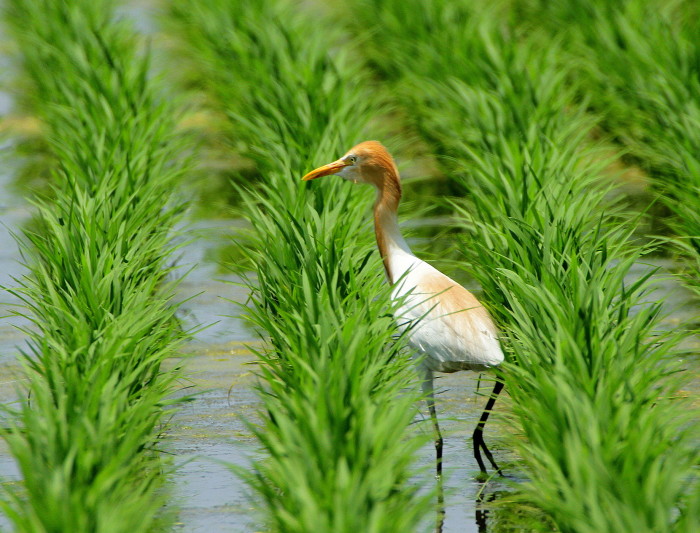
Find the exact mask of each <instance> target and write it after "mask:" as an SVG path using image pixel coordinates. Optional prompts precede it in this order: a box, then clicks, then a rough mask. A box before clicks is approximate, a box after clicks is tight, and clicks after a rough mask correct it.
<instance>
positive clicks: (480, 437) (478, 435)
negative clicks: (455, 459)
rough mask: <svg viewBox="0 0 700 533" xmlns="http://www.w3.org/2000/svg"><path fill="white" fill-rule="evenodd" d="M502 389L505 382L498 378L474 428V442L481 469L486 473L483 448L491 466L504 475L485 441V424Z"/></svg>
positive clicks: (477, 460)
mask: <svg viewBox="0 0 700 533" xmlns="http://www.w3.org/2000/svg"><path fill="white" fill-rule="evenodd" d="M501 390H503V382H502V381H500V380H498V379H497V380H496V384H495V385H494V387H493V392H492V393H491V396H490V397H489V399H488V401H487V402H486V407H485V408H484V412H483V413H481V418H480V419H479V423H478V424H477V425H476V429H475V430H474V435H473V437H472V442H473V445H474V458H475V459H476V462H477V463H479V468H480V469H481V471H482V472H484V473H486V467H485V466H484V461H483V460H482V459H481V449H482V448H483V450H484V454H486V457H487V459H488V460H489V462H490V463H491V466H493V468H494V469H495V470H496V472H498V473H499V474H500V475H503V472H501V469H500V468H498V465H497V464H496V461H495V460H494V459H493V455H491V452H490V451H489V449H488V448H487V447H486V443H485V442H484V426H485V425H486V421H487V420H488V419H489V414H490V413H491V410H492V409H493V405H494V404H495V403H496V398H497V397H498V395H499V393H500V392H501Z"/></svg>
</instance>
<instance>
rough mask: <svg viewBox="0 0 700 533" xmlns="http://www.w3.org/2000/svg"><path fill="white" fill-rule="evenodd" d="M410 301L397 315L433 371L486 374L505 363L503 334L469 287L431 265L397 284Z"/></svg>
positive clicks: (419, 266)
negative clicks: (499, 339) (468, 371)
mask: <svg viewBox="0 0 700 533" xmlns="http://www.w3.org/2000/svg"><path fill="white" fill-rule="evenodd" d="M395 294H396V296H400V297H403V298H404V301H403V305H402V306H401V308H400V309H399V311H398V313H397V318H398V319H399V322H400V323H403V325H404V326H406V327H408V326H409V324H412V326H410V327H411V328H412V329H411V331H410V332H409V339H410V342H411V344H412V345H413V346H414V347H416V348H418V349H419V350H420V351H421V352H423V353H424V354H425V357H426V359H425V364H426V365H427V366H428V367H430V368H431V369H432V370H436V371H440V372H453V371H456V370H465V369H471V370H480V369H484V368H488V367H491V366H495V365H498V364H500V363H501V362H503V352H502V351H501V347H500V344H499V342H498V333H497V330H496V326H495V325H494V323H493V320H492V319H491V317H490V316H489V313H488V311H487V310H486V308H484V306H483V305H481V303H479V301H478V300H477V299H476V298H475V297H474V295H473V294H472V293H470V292H469V291H468V290H467V289H465V288H464V287H462V286H461V285H459V284H458V283H456V282H455V281H453V280H452V279H450V278H449V277H447V276H445V275H444V274H442V273H441V272H440V271H438V270H436V269H435V268H433V267H432V266H430V265H428V264H427V263H425V262H421V263H420V264H417V265H416V266H415V267H414V268H413V269H412V271H411V272H409V273H408V275H407V276H406V277H405V279H404V280H402V281H401V282H400V283H399V284H397V290H396V291H395Z"/></svg>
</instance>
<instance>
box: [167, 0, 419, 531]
mask: <svg viewBox="0 0 700 533" xmlns="http://www.w3.org/2000/svg"><path fill="white" fill-rule="evenodd" d="M170 14H171V17H172V19H173V20H174V21H175V22H176V24H177V26H176V27H179V28H180V30H179V31H180V32H181V33H182V34H184V35H185V36H186V39H187V41H188V42H189V43H191V47H192V48H191V49H192V52H193V53H194V54H195V57H199V59H200V60H199V62H198V63H199V64H200V65H201V66H202V71H203V75H202V76H201V79H202V80H206V81H205V83H204V89H205V90H206V91H208V92H209V93H211V94H213V95H214V96H215V97H216V100H218V101H219V103H220V105H221V107H222V109H223V110H224V112H225V113H226V115H227V116H228V118H229V120H230V122H231V127H230V132H231V133H230V135H231V138H232V144H233V145H235V146H236V147H237V148H238V150H240V153H242V155H244V156H246V157H247V158H249V159H250V160H252V161H254V162H255V164H256V168H257V171H258V177H257V179H256V180H255V182H253V183H245V185H239V186H238V189H239V190H240V191H241V192H240V194H241V195H242V199H243V214H244V216H245V217H246V218H247V219H248V220H249V221H250V223H251V225H252V229H251V233H250V235H249V236H248V239H247V242H246V246H245V252H244V253H245V254H246V257H247V259H248V261H247V262H246V263H244V264H246V265H251V266H252V267H253V269H254V273H255V277H251V278H250V279H249V281H248V285H249V287H250V288H251V293H252V296H251V302H250V307H249V308H248V309H247V310H246V313H247V316H248V318H249V320H250V321H251V322H252V323H253V324H255V325H256V326H257V327H258V328H259V329H260V331H261V333H262V334H263V335H264V336H265V338H266V339H267V340H268V344H269V348H268V350H267V351H264V352H262V353H260V354H259V355H260V358H261V360H262V363H263V365H262V367H261V368H262V369H261V377H262V383H261V386H260V396H261V398H262V400H263V403H264V407H265V410H266V411H265V412H264V413H262V415H263V423H262V424H261V425H260V426H258V427H254V431H255V433H256V435H257V436H258V438H259V440H260V442H261V444H262V445H263V446H264V448H265V451H266V452H267V454H268V457H267V458H266V459H264V460H262V461H258V462H256V464H255V465H254V466H255V469H254V471H253V472H244V473H242V475H243V477H244V478H245V479H246V480H247V481H248V483H249V484H250V486H251V487H252V488H253V489H254V490H255V492H256V494H257V495H258V497H259V498H260V499H261V500H262V502H263V503H264V505H265V513H266V517H267V520H268V522H269V524H270V527H271V528H272V529H274V530H279V531H298V532H302V531H334V532H336V531H407V530H411V529H414V528H415V527H416V524H418V523H419V522H420V520H421V518H422V517H423V516H424V514H425V512H426V510H428V509H429V508H430V504H429V501H430V500H429V499H427V497H426V496H425V495H419V494H418V492H417V490H418V486H417V485H416V482H415V481H412V480H411V477H412V476H413V475H415V467H414V466H413V462H414V458H415V451H416V449H417V447H418V446H420V445H421V444H422V443H423V442H424V441H425V436H426V435H427V434H425V435H423V436H420V435H416V434H415V433H414V432H413V430H410V429H409V427H408V426H409V424H410V423H411V421H412V419H413V418H414V416H415V414H416V410H417V405H416V400H417V392H416V389H415V386H413V385H412V383H411V381H412V379H413V375H412V371H411V363H410V361H409V360H408V357H407V355H406V354H405V352H404V351H402V350H401V347H402V344H401V339H394V338H393V337H394V335H395V334H396V329H395V325H394V324H393V320H392V318H391V308H390V306H389V304H388V303H387V302H388V301H389V300H388V292H387V289H385V288H382V280H381V278H379V277H378V275H377V273H378V272H380V271H381V267H380V266H379V263H378V260H377V258H376V257H374V255H373V254H372V251H371V247H372V245H371V230H370V229H369V227H368V224H367V222H366V220H367V213H368V209H369V199H368V198H364V197H362V196H361V195H356V194H355V192H356V191H352V190H350V188H347V187H345V186H344V185H343V184H342V183H333V182H328V183H324V184H321V186H320V187H313V188H312V187H308V185H306V184H302V183H301V182H300V181H299V180H300V178H301V176H302V175H303V174H304V173H305V172H306V171H308V170H309V169H310V168H312V167H313V166H314V165H318V164H319V163H320V162H322V161H324V160H327V159H328V158H331V157H337V155H338V154H340V153H342V152H343V151H344V150H345V149H346V148H347V147H348V146H351V145H352V144H353V143H354V142H356V141H358V140H360V139H361V138H362V135H364V134H366V133H367V132H368V131H369V128H368V122H369V119H370V118H371V117H372V115H373V114H374V113H377V112H378V109H377V107H376V105H375V104H374V103H373V101H372V99H371V98H369V97H368V93H367V90H366V87H364V86H363V84H365V83H366V82H367V76H366V74H365V73H364V72H363V71H362V69H361V68H360V67H359V66H358V65H359V61H357V60H355V59H354V58H352V57H351V56H349V55H348V54H347V52H343V51H342V49H337V50H336V49H334V45H333V43H341V42H342V38H343V35H342V34H341V33H339V32H337V31H334V30H332V29H330V28H328V27H326V28H323V29H321V28H320V26H319V25H318V23H317V21H315V20H314V19H313V17H312V16H311V15H310V14H308V13H305V12H303V11H299V10H298V8H296V7H295V6H294V5H292V4H289V3H286V2H267V3H259V2H249V1H245V0H242V1H237V2H224V1H215V2H209V3H206V4H205V3H201V2H194V1H192V0H178V1H176V2H173V3H172V4H171V6H170ZM346 50H347V49H346ZM239 179H242V178H239ZM239 183H240V182H239ZM404 389H405V390H404Z"/></svg>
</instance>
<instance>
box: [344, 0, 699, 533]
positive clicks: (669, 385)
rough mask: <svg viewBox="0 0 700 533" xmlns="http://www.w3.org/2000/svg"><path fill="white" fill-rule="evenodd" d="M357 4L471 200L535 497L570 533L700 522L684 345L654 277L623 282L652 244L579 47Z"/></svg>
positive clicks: (408, 8)
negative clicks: (590, 109) (637, 232)
mask: <svg viewBox="0 0 700 533" xmlns="http://www.w3.org/2000/svg"><path fill="white" fill-rule="evenodd" d="M351 11H352V12H353V13H361V15H360V16H359V25H362V26H364V27H365V28H368V29H367V32H368V34H369V35H370V37H368V39H375V43H373V44H375V46H369V47H368V48H369V53H370V58H372V59H374V57H375V55H377V54H378V53H379V50H381V52H382V53H383V57H384V60H385V61H386V62H389V63H390V65H388V66H387V65H382V64H380V67H381V68H382V71H383V72H385V73H388V75H389V76H390V78H394V79H396V80H397V81H396V82H395V83H396V87H397V92H399V95H400V98H401V100H402V101H403V102H404V105H406V103H408V105H410V110H411V114H412V116H413V117H414V121H415V124H416V125H417V127H418V128H419V130H420V131H421V132H422V133H423V135H424V136H425V138H426V139H428V140H429V141H430V142H431V143H432V145H433V146H435V149H436V151H437V153H438V155H441V156H444V159H443V162H444V165H445V168H446V171H447V174H448V175H450V176H452V178H453V179H455V180H458V181H459V182H460V183H461V184H462V190H463V191H466V192H468V194H469V196H468V197H467V198H465V199H456V200H455V201H454V202H453V205H454V206H455V208H456V211H457V214H458V215H459V217H460V219H461V220H462V224H463V225H464V228H465V230H466V231H465V235H464V241H463V244H462V250H463V252H464V256H465V259H466V261H467V263H468V264H469V266H470V271H471V272H473V273H474V274H475V276H476V278H477V279H478V281H479V282H480V283H481V285H482V287H483V289H484V292H485V294H486V297H487V299H488V300H490V302H491V304H492V307H493V310H494V313H495V314H496V315H497V316H498V317H499V318H500V322H501V324H502V325H503V328H504V332H505V335H506V337H507V339H508V341H509V342H508V345H509V346H510V362H509V363H507V364H506V368H505V371H506V384H507V385H506V387H507V389H508V390H509V391H510V394H511V397H512V398H513V400H514V401H513V403H512V406H513V412H514V414H515V415H516V416H517V420H518V421H519V424H520V426H521V427H522V429H523V433H524V436H525V437H526V440H525V441H524V442H523V443H520V444H517V441H516V444H517V445H518V448H519V450H520V451H521V455H522V458H523V460H524V462H525V466H526V470H527V472H528V474H529V482H528V483H526V484H525V485H523V486H522V487H521V491H522V492H521V494H522V495H523V496H524V497H525V498H526V499H527V500H529V501H531V502H534V503H535V504H536V505H537V506H538V507H540V508H541V509H543V510H545V511H546V512H547V513H548V514H549V515H550V516H551V517H552V519H553V520H554V523H555V524H556V525H557V527H558V528H559V529H560V530H562V531H637V530H643V531H667V530H674V529H676V530H678V531H682V530H684V529H683V528H684V527H685V525H684V524H686V521H687V523H696V522H697V520H696V518H695V517H689V514H688V513H691V512H692V508H693V505H690V504H687V497H688V494H691V493H692V491H693V485H694V483H695V478H694V475H693V465H694V464H695V463H696V462H697V459H698V457H697V451H696V450H695V448H694V446H693V442H692V435H693V432H694V429H693V424H689V418H692V416H693V415H692V414H691V415H690V416H689V417H686V416H685V413H686V412H687V411H686V409H687V405H685V404H684V403H683V402H682V401H680V400H677V399H672V398H673V396H674V393H675V391H676V390H677V388H678V386H679V382H678V380H676V379H671V377H670V376H671V373H672V372H673V371H674V370H675V368H676V367H675V365H673V364H671V361H672V359H673V358H674V357H677V356H678V355H679V352H678V349H677V343H678V337H677V336H674V335H662V334H660V333H659V331H658V330H659V328H660V320H659V308H658V305H655V304H649V303H643V302H645V298H646V297H645V294H646V292H647V291H648V290H649V286H650V281H649V276H648V275H647V276H643V277H642V278H641V279H639V280H636V281H629V280H628V279H626V277H627V275H628V274H629V271H630V267H631V265H632V264H633V263H634V262H635V261H639V260H640V256H641V255H643V254H644V253H645V252H646V251H647V250H643V249H642V250H635V249H634V248H633V247H632V246H631V245H630V243H629V237H630V235H631V232H632V230H633V223H632V222H630V221H628V222H627V226H624V225H623V226H619V223H620V219H618V218H617V216H613V215H619V214H620V213H619V208H618V207H617V206H616V205H614V204H610V202H609V201H607V198H608V195H607V192H608V191H609V189H610V186H609V185H606V183H605V181H604V180H603V179H602V176H601V169H602V167H603V166H604V164H605V160H604V159H603V158H602V157H601V155H600V153H601V152H600V150H599V149H598V148H597V147H596V146H595V145H593V146H591V142H590V139H591V138H592V137H593V135H592V133H591V132H592V127H593V126H594V125H595V121H594V119H593V118H591V117H590V116H588V114H587V112H586V111H587V103H588V102H587V100H585V99H586V95H585V94H584V95H583V96H581V94H580V93H578V92H577V91H576V89H575V88H573V87H571V86H570V85H569V80H570V79H571V78H572V76H571V72H570V71H569V70H568V69H567V63H566V61H565V59H564V58H565V57H566V55H565V54H564V53H563V52H562V50H561V48H560V47H559V46H558V44H557V42H556V41H555V40H551V41H550V42H548V46H547V47H546V48H543V47H541V46H539V45H540V43H538V42H537V41H536V40H527V39H526V38H525V34H521V33H520V31H519V28H518V26H516V25H514V24H513V22H512V21H510V22H509V18H508V16H507V12H503V11H495V10H494V9H491V8H486V9H483V8H480V7H474V6H472V5H471V4H470V3H469V2H449V3H448V2H431V3H423V2H409V3H408V4H407V3H406V2H401V3H399V2H383V3H381V4H379V3H370V2H362V1H359V2H354V3H352V4H351ZM504 14H505V16H504ZM346 20H348V21H349V22H350V23H355V22H357V19H355V18H346ZM504 20H505V21H506V23H504ZM435 21H439V22H440V23H439V24H436V23H435ZM438 27H439V29H438ZM591 31H592V32H593V31H596V29H595V28H593V29H591ZM407 58H410V60H408V59H407ZM374 62H375V63H378V61H374ZM617 72H619V73H620V75H623V72H625V71H624V69H622V68H620V69H619V70H618V71H617ZM403 88H407V89H406V90H403ZM581 98H583V99H584V101H581ZM622 220H623V221H624V220H625V219H622ZM679 509H680V510H681V512H680V514H679V512H678V511H679Z"/></svg>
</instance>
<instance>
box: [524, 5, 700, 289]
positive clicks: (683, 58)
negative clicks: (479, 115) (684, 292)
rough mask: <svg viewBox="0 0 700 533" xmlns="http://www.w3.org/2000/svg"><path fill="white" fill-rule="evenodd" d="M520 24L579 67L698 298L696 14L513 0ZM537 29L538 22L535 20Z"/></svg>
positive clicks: (682, 8)
mask: <svg viewBox="0 0 700 533" xmlns="http://www.w3.org/2000/svg"><path fill="white" fill-rule="evenodd" d="M515 4H516V6H517V7H518V9H519V10H520V11H521V12H522V16H523V18H524V19H525V20H529V21H531V22H535V21H541V20H545V21H547V27H548V29H549V30H550V35H552V34H553V35H554V36H555V37H554V38H562V39H565V40H566V42H567V43H568V44H569V50H570V54H571V56H572V57H573V60H574V61H577V62H578V63H579V64H580V65H581V68H580V69H579V72H577V75H576V78H577V81H578V82H579V83H580V85H581V90H582V91H585V92H586V93H587V94H590V95H594V97H592V98H591V105H592V106H593V107H595V108H596V110H597V111H599V112H600V113H601V114H603V115H604V117H605V118H604V122H603V125H604V126H605V127H606V128H607V129H608V130H609V131H610V132H611V133H612V135H613V136H614V137H615V139H616V140H618V141H619V142H620V143H622V144H623V145H624V146H625V147H626V148H627V149H628V150H629V152H630V155H631V156H633V157H634V160H635V161H636V162H637V164H639V165H640V166H641V167H642V169H643V170H645V171H646V172H648V173H649V175H650V177H651V178H652V180H653V183H654V184H655V186H656V188H657V190H658V192H660V193H661V198H662V200H663V202H664V205H665V206H666V207H667V208H668V209H669V211H670V212H671V213H673V214H674V215H675V216H674V217H673V218H672V220H670V222H669V224H670V227H671V229H672V230H674V231H675V232H676V234H677V235H679V236H680V238H679V239H678V240H677V244H678V245H679V246H678V249H679V250H680V251H681V252H682V253H683V255H684V256H685V257H686V259H687V260H688V265H689V267H690V270H689V271H688V272H687V273H685V276H684V278H685V279H684V281H685V282H686V284H687V285H688V286H689V287H691V288H692V289H693V290H695V292H696V293H697V294H700V268H699V267H700V40H698V34H700V16H699V15H700V10H698V6H697V3H696V2H692V1H679V2H660V1H658V0H642V1H634V2H632V1H625V2H606V1H594V2H587V1H586V2H583V1H572V2H565V3H561V4H556V5H555V4H554V3H550V2H536V1H530V0H519V1H516V2H515ZM537 23H539V22H537Z"/></svg>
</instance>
